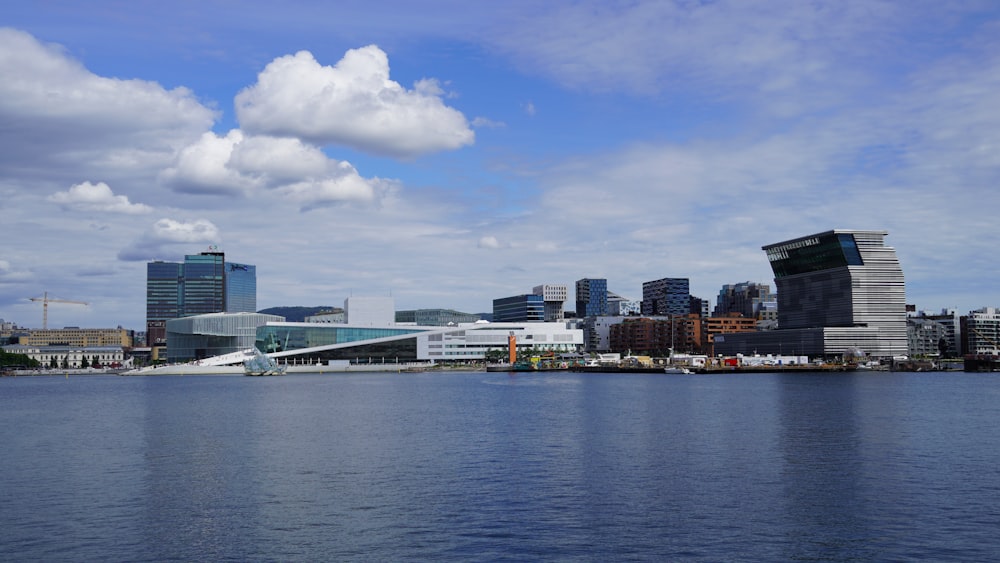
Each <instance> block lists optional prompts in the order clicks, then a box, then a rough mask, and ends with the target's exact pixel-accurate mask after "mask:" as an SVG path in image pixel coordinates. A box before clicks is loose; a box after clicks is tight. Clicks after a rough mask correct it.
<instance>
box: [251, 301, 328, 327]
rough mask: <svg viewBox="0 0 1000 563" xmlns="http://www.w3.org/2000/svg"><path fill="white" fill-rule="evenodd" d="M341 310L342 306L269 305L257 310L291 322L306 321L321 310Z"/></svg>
mask: <svg viewBox="0 0 1000 563" xmlns="http://www.w3.org/2000/svg"><path fill="white" fill-rule="evenodd" d="M332 310H338V311H339V310H340V307H330V306H329V305H327V306H322V307H268V308H267V309H261V310H260V311H257V312H258V313H264V314H265V315H278V316H281V317H285V320H286V321H288V322H290V323H301V322H305V320H306V317H311V316H313V315H315V314H316V313H319V312H321V311H332Z"/></svg>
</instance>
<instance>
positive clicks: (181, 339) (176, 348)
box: [166, 313, 285, 362]
mask: <svg viewBox="0 0 1000 563" xmlns="http://www.w3.org/2000/svg"><path fill="white" fill-rule="evenodd" d="M284 320H285V318H284V317H279V316H277V315H266V314H263V313H207V314H204V315H195V316H191V317H182V318H179V319H171V320H169V321H167V322H166V325H167V361H169V362H189V361H191V360H201V359H204V358H209V357H212V356H222V355H225V354H231V353H233V352H239V351H242V350H247V349H250V348H253V347H254V344H255V343H256V341H257V328H258V327H261V326H264V324H266V323H268V322H278V321H284Z"/></svg>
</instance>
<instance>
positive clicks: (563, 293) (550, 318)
mask: <svg viewBox="0 0 1000 563" xmlns="http://www.w3.org/2000/svg"><path fill="white" fill-rule="evenodd" d="M531 293H532V294H534V295H541V296H542V302H543V303H544V312H543V316H544V318H545V322H547V323H553V322H559V321H561V320H563V319H564V318H565V314H564V313H563V303H565V302H566V297H567V295H568V294H569V289H568V288H567V287H566V285H564V284H544V285H536V286H535V287H534V288H532V290H531Z"/></svg>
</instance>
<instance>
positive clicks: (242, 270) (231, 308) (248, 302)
mask: <svg viewBox="0 0 1000 563" xmlns="http://www.w3.org/2000/svg"><path fill="white" fill-rule="evenodd" d="M226 312H227V313H255V312H257V266H254V265H252V264H237V263H235V262H226Z"/></svg>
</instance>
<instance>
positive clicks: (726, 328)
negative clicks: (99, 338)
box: [701, 312, 757, 356]
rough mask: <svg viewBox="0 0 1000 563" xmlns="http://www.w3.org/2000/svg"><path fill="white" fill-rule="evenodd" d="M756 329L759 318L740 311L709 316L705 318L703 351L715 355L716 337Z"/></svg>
mask: <svg viewBox="0 0 1000 563" xmlns="http://www.w3.org/2000/svg"><path fill="white" fill-rule="evenodd" d="M756 330H757V320H756V319H754V318H753V317H749V318H748V317H744V316H743V314H742V313H739V312H732V313H726V314H724V315H715V316H712V317H708V318H706V319H705V320H704V330H703V332H702V334H703V340H702V346H701V350H702V353H704V354H708V355H709V356H714V355H715V339H716V338H717V337H718V336H719V335H727V334H736V333H748V332H755V331H756ZM723 338H724V336H723Z"/></svg>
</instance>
